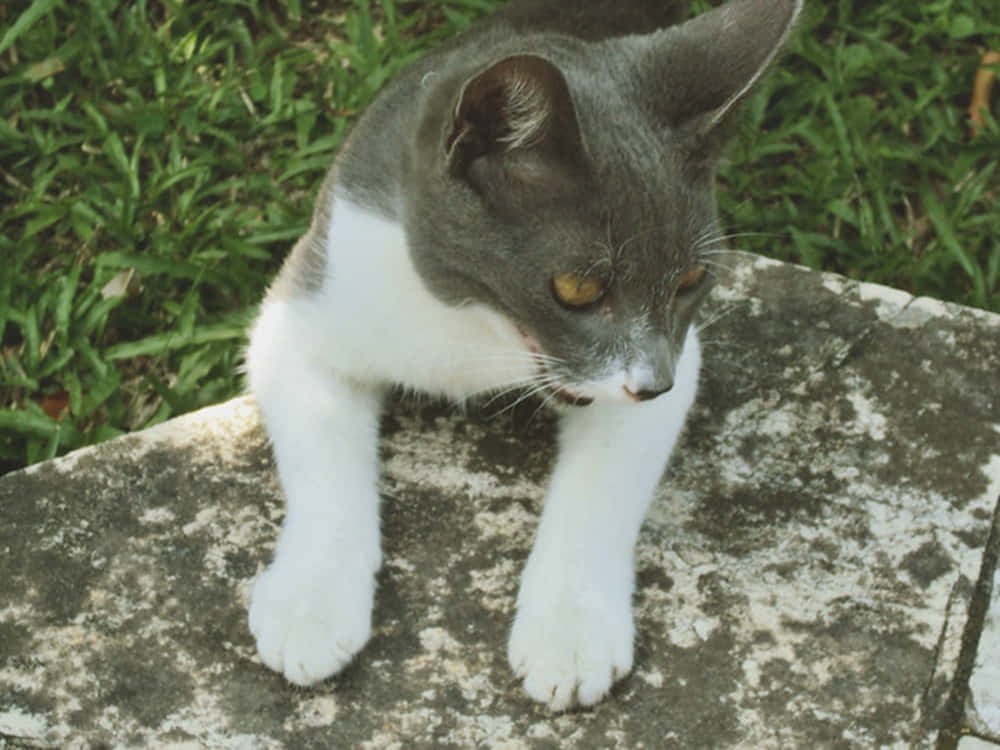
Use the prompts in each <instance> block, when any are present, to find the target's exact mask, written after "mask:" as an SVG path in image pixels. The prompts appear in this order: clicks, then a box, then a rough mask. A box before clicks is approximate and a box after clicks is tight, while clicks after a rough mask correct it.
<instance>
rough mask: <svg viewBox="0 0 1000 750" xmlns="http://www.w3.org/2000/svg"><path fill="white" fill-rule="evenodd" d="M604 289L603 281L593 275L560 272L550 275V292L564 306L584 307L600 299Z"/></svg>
mask: <svg viewBox="0 0 1000 750" xmlns="http://www.w3.org/2000/svg"><path fill="white" fill-rule="evenodd" d="M605 291H606V288H605V285H604V281H602V280H601V279H598V278H594V277H593V276H580V275H579V274H576V273H560V274H557V275H555V276H553V277H552V294H553V295H555V298H556V299H557V300H558V301H559V302H560V303H561V304H563V305H565V306H566V307H577V308H579V307H586V306H588V305H592V304H594V303H595V302H598V301H600V299H601V298H602V297H603V296H604V292H605Z"/></svg>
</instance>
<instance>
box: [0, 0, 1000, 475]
mask: <svg viewBox="0 0 1000 750" xmlns="http://www.w3.org/2000/svg"><path fill="white" fill-rule="evenodd" d="M498 4H499V3H497V2H495V0H449V1H447V2H442V1H438V2H392V1H391V0H383V1H382V2H372V3H365V2H346V1H341V2H337V1H336V0H334V1H333V2H326V3H323V4H320V3H313V2H308V1H303V0H288V1H287V2H278V1H277V0H226V1H221V0H187V1H186V2H185V1H183V0H166V1H159V0H157V1H155V2H154V1H153V0H149V1H147V2H143V1H141V0H139V1H136V2H118V1H117V0H84V1H82V2H75V1H74V2H70V0H35V2H25V1H24V0H20V1H18V0H15V2H7V3H3V4H0V259H2V264H0V473H2V472H3V471H4V470H7V469H12V468H16V467H18V466H22V465H25V464H28V463H32V462H35V461H38V460H42V459H45V458H48V457H51V456H54V455H57V454H60V453H63V452H65V451H67V450H70V449H72V448H76V447H79V446H81V445H85V444H88V443H92V442H95V441H98V440H103V439H106V438H109V437H113V436H115V435H118V434H121V433H123V432H126V431H129V430H134V429H138V428H141V427H145V426H149V425H151V424H155V423H157V422H160V421H162V420H164V419H167V418H169V417H171V416H175V415H177V414H180V413H183V412H185V411H189V410H191V409H194V408H197V407H200V406H203V405H206V404H210V403H213V402H216V401H219V400H222V399H225V398H227V397H229V396H232V395H234V394H236V393H238V392H239V390H240V387H241V383H240V378H239V376H238V374H237V372H238V368H239V363H240V354H241V350H242V346H243V331H244V328H245V326H246V324H247V322H248V320H249V319H250V316H251V315H252V309H253V305H254V304H255V303H256V302H257V301H258V300H259V299H260V297H261V295H262V293H263V291H264V289H265V287H266V284H267V283H268V280H269V279H270V278H271V277H272V276H273V274H274V272H275V271H276V270H277V267H278V264H279V263H280V260H281V258H282V256H283V255H284V253H285V252H287V250H288V248H289V247H290V246H291V244H292V242H293V241H294V239H295V238H296V237H297V236H298V235H300V234H301V233H302V232H303V231H304V230H305V228H306V226H307V224H308V221H309V215H310V212H311V199H312V196H313V195H314V192H315V190H316V188H317V187H318V184H319V181H320V180H321V179H322V176H323V174H324V172H325V171H326V169H327V167H328V166H329V164H330V162H331V161H332V159H333V155H334V154H335V152H336V148H337V145H338V144H339V142H340V140H341V138H342V137H343V135H344V133H345V132H346V130H347V129H348V127H349V126H350V123H351V121H352V120H353V119H354V117H355V116H356V114H357V112H358V111H359V110H361V109H362V108H363V107H364V106H365V104H366V103H367V102H368V101H369V100H370V99H371V97H372V96H373V95H374V93H375V92H376V91H377V90H378V89H379V88H380V86H381V85H382V84H383V83H384V82H385V81H386V80H387V79H388V78H389V77H390V76H392V75H393V74H394V73H395V72H396V71H398V70H399V69H400V68H401V67H402V66H404V65H405V64H406V63H407V62H409V61H410V60H412V59H414V58H415V57H416V56H418V55H420V54H422V53H423V52H424V51H426V50H427V49H429V48H431V47H433V46H434V45H435V44H436V43H438V42H439V41H440V40H441V39H442V38H444V37H445V36H447V35H449V34H451V33H454V32H455V31H456V30H457V29H459V28H462V27H463V26H465V25H467V24H468V23H470V22H471V21H472V20H473V19H474V18H475V17H477V16H478V15H480V14H481V13H483V12H485V11H487V10H489V9H490V8H491V7H495V6H497V5H498ZM893 5H896V4H869V3H862V2H851V1H850V0H841V2H839V3H818V2H815V1H814V2H813V3H812V5H811V6H810V9H809V13H808V17H807V19H806V21H805V22H804V23H803V25H802V30H801V33H800V36H799V37H798V39H797V40H796V42H795V43H794V44H793V47H792V50H791V52H790V54H789V55H787V56H786V57H785V58H784V60H783V63H782V65H781V67H780V69H779V71H778V72H777V74H776V75H774V76H772V77H771V78H770V79H769V81H768V83H767V85H766V87H765V88H764V89H763V90H762V91H761V93H760V95H759V96H757V97H756V98H755V99H754V101H753V103H752V105H751V106H749V107H748V112H747V118H746V120H747V124H746V129H745V132H744V133H743V134H742V136H741V137H740V138H739V140H738V142H737V143H736V144H734V147H733V148H732V149H731V151H730V160H729V163H728V164H727V165H726V167H725V169H724V171H723V174H722V179H721V185H720V200H721V202H722V206H723V211H724V214H725V216H726V217H727V224H728V226H729V228H730V229H732V230H733V231H734V232H749V233H760V234H759V235H754V236H750V237H748V238H745V239H744V240H742V241H741V242H742V245H741V246H743V247H745V248H746V249H751V250H755V251H758V252H763V253H767V254H770V255H774V256H777V257H780V258H783V259H787V260H794V261H797V262H802V263H807V264H809V265H812V266H814V267H819V268H827V269H832V270H837V271H840V272H843V273H847V274H849V275H851V276H854V277H857V278H865V279H871V280H875V281H879V282H883V283H888V284H893V285H896V286H900V287H903V288H905V289H907V290H909V291H912V292H914V293H919V294H930V295H933V296H937V297H942V298H945V299H951V300H955V301H959V302H963V303H966V304H971V305H977V306H980V307H984V308H987V309H992V310H1000V278H998V275H1000V237H998V233H1000V208H998V200H997V198H998V196H997V193H998V189H1000V177H998V175H997V171H996V158H997V155H998V154H1000V129H998V128H997V126H996V124H995V122H992V121H991V122H990V123H989V125H988V126H987V128H986V129H985V131H984V132H983V133H981V134H980V135H979V136H978V137H977V138H975V139H973V138H970V136H969V135H968V132H967V123H966V115H965V108H966V106H967V104H968V96H969V92H970V89H971V85H972V80H973V76H974V73H975V69H976V67H977V65H978V60H979V56H980V54H981V52H982V51H983V50H984V49H986V48H988V47H991V46H992V47H994V48H996V47H1000V18H998V16H1000V13H998V12H997V11H996V9H995V0H940V1H939V2H932V3H924V4H918V3H908V4H903V5H905V6H907V7H906V8H904V9H899V8H895V7H892V6H893ZM997 98H1000V93H998V95H997ZM993 111H994V112H996V111H997V107H995V106H994V108H993Z"/></svg>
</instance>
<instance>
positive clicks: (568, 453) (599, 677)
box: [508, 352, 697, 710]
mask: <svg viewBox="0 0 1000 750" xmlns="http://www.w3.org/2000/svg"><path fill="white" fill-rule="evenodd" d="M693 356H694V359H695V362H694V364H693V373H687V375H688V377H687V378H686V380H681V379H680V378H678V383H677V385H676V386H675V388H674V390H673V391H671V392H670V393H669V394H666V395H664V396H661V397H660V398H658V399H655V400H653V401H649V402H645V403H641V404H631V403H621V404H618V403H608V402H601V401H595V402H594V403H593V404H592V405H590V406H588V407H585V408H580V409H574V410H573V411H571V412H569V413H567V414H566V415H565V416H564V417H563V420H562V425H561V431H560V450H559V457H558V460H557V463H556V466H555V470H554V472H553V476H552V482H551V486H550V488H549V493H548V497H547V498H546V502H545V507H544V509H543V511H542V517H541V519H540V521H539V525H538V532H537V535H536V539H535V544H534V548H533V549H532V552H531V555H530V556H529V558H528V562H527V564H526V566H525V569H524V573H523V574H522V577H521V587H520V591H519V593H518V603H517V615H516V617H515V620H514V625H513V628H512V630H511V636H510V642H509V644H508V658H509V660H510V663H511V666H512V667H513V669H514V671H515V672H516V673H517V674H518V676H520V677H522V678H523V679H524V687H525V690H526V691H527V692H528V694H529V695H530V696H531V697H532V698H534V699H535V700H538V701H541V702H544V703H547V704H549V706H550V707H551V708H553V709H555V710H561V709H564V708H568V707H569V706H571V705H572V704H573V703H574V702H576V703H579V704H582V705H590V704H593V703H596V702H597V701H599V700H600V699H601V698H602V697H603V696H604V695H605V694H606V693H607V692H608V690H609V689H610V687H611V685H612V683H613V682H614V681H615V680H617V679H619V678H621V677H623V676H624V675H625V674H627V673H628V672H629V671H630V670H631V668H632V641H633V637H634V634H635V628H634V625H633V618H632V593H633V590H634V585H635V584H634V582H635V572H634V555H635V552H634V549H635V543H636V540H637V538H638V535H639V527H640V526H641V524H642V520H643V517H644V515H645V512H646V509H647V506H648V505H649V502H650V500H651V498H652V496H653V493H654V491H655V488H656V485H657V482H658V480H659V478H660V476H661V474H662V472H663V469H664V467H665V465H666V463H667V460H668V458H669V456H670V452H671V450H672V449H673V446H674V443H675V442H676V439H677V436H678V434H679V433H680V431H681V428H682V426H683V423H684V416H685V414H686V412H687V410H688V408H689V407H690V405H691V402H692V401H693V399H694V390H695V383H696V380H697V353H696V352H695V354H694V355H693ZM680 369H681V368H680V367H679V368H678V370H679V371H680ZM678 375H681V373H680V372H678Z"/></svg>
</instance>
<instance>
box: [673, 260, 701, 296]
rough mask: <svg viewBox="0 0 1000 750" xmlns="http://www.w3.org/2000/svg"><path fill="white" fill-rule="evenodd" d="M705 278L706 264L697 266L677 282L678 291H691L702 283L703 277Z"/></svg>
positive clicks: (681, 292) (679, 292) (680, 292)
mask: <svg viewBox="0 0 1000 750" xmlns="http://www.w3.org/2000/svg"><path fill="white" fill-rule="evenodd" d="M704 278H705V266H695V267H694V268H692V269H691V270H689V271H688V272H686V273H685V274H684V275H683V276H681V278H680V280H678V282H677V293H678V294H684V293H685V292H690V291H691V290H693V289H694V288H695V287H696V286H698V284H700V283H701V281H702V279H704Z"/></svg>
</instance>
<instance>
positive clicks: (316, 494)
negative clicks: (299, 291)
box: [247, 303, 381, 685]
mask: <svg viewBox="0 0 1000 750" xmlns="http://www.w3.org/2000/svg"><path fill="white" fill-rule="evenodd" d="M295 320H296V317H295V316H294V315H291V314H290V312H289V310H288V309H283V308H282V306H281V304H280V303H278V304H274V305H271V306H268V305H265V308H264V311H263V313H262V316H261V319H260V321H259V322H258V324H257V326H256V328H255V331H254V334H253V337H252V339H251V346H250V349H249V352H248V358H247V360H248V370H249V373H250V384H251V389H252V390H253V392H254V394H255V396H256V398H257V401H258V405H259V407H260V409H261V412H262V414H263V417H264V422H265V424H266V427H267V431H268V434H269V436H270V438H271V442H272V444H273V447H274V455H275V459H276V462H277V466H278V476H279V479H280V481H281V486H282V489H283V490H284V493H285V498H286V502H287V513H286V515H285V520H284V524H283V526H282V529H281V534H280V536H279V539H278V543H277V547H276V549H275V557H274V561H273V562H272V563H271V565H270V566H269V567H268V568H267V569H266V570H265V571H264V573H263V574H262V575H261V576H260V577H259V578H258V579H257V581H256V584H255V585H254V589H253V594H252V599H251V604H250V615H249V621H250V630H251V632H252V633H253V635H254V637H255V638H256V640H257V649H258V651H259V653H260V658H261V660H262V661H263V662H264V663H265V664H266V665H267V666H268V667H270V668H271V669H274V670H276V671H278V672H281V673H282V674H284V675H285V677H286V678H287V679H288V680H289V681H291V682H293V683H295V684H297V685H310V684H313V683H315V682H318V681H319V680H322V679H324V678H326V677H328V676H330V675H332V674H334V673H336V672H338V671H339V670H340V669H342V668H343V667H344V666H345V665H346V664H347V663H348V662H349V661H350V660H351V658H352V657H353V656H354V655H355V654H356V653H357V652H358V651H359V650H360V649H361V648H362V646H364V645H365V643H366V642H367V640H368V638H369V636H370V634H371V615H372V605H373V602H374V596H375V573H376V571H377V570H378V568H379V566H380V564H381V549H380V545H379V515H378V514H379V496H378V492H377V489H376V479H377V432H378V417H379V409H380V401H381V394H380V392H379V391H378V390H377V389H376V388H373V387H369V386H366V385H363V384H359V383H356V382H353V381H351V380H348V379H345V378H341V377H338V376H337V375H336V374H334V373H333V372H331V371H329V369H328V368H326V367H324V366H323V365H320V364H319V361H321V358H320V357H318V356H315V352H310V351H309V349H310V342H311V341H313V338H314V335H315V332H310V331H308V330H307V329H305V328H304V327H302V326H301V325H295V324H294V322H293V321H295Z"/></svg>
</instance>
